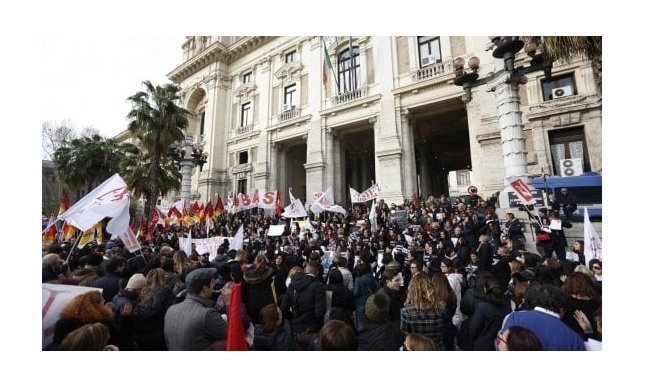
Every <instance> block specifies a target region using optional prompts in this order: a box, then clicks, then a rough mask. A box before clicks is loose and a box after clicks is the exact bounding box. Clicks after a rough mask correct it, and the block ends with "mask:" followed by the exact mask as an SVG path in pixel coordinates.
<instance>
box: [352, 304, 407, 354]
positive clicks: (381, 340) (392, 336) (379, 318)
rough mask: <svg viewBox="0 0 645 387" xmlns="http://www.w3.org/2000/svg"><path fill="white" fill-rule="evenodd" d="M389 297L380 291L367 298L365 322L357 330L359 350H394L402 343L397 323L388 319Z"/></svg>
mask: <svg viewBox="0 0 645 387" xmlns="http://www.w3.org/2000/svg"><path fill="white" fill-rule="evenodd" d="M389 314H390V299H389V298H388V297H387V296H386V295H385V294H384V293H381V292H377V293H375V294H373V295H371V296H369V297H368V298H367V302H366V303H365V324H364V325H363V326H362V327H361V329H360V330H359V331H358V350H359V351H396V350H398V349H399V347H400V346H401V345H402V344H403V336H402V335H401V333H400V331H399V329H398V328H397V325H395V324H393V323H392V322H391V321H388V316H389Z"/></svg>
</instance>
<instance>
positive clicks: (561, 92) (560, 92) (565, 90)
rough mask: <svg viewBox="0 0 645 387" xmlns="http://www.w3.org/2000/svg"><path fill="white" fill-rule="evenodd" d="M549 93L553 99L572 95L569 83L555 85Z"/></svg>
mask: <svg viewBox="0 0 645 387" xmlns="http://www.w3.org/2000/svg"><path fill="white" fill-rule="evenodd" d="M551 95H553V99H557V98H564V97H568V96H570V95H573V87H571V85H567V86H562V87H556V88H555V89H553V90H552V92H551Z"/></svg>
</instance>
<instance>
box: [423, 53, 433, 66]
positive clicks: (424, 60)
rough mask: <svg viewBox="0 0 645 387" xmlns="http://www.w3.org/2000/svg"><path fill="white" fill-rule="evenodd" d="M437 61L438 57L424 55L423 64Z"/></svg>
mask: <svg viewBox="0 0 645 387" xmlns="http://www.w3.org/2000/svg"><path fill="white" fill-rule="evenodd" d="M435 62H436V59H435V58H434V56H432V55H429V56H424V57H422V58H421V66H427V65H431V64H434V63H435Z"/></svg>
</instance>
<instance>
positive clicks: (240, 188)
mask: <svg viewBox="0 0 645 387" xmlns="http://www.w3.org/2000/svg"><path fill="white" fill-rule="evenodd" d="M237 192H238V193H246V179H240V180H238V181H237Z"/></svg>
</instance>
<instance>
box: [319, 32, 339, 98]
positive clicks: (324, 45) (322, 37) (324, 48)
mask: <svg viewBox="0 0 645 387" xmlns="http://www.w3.org/2000/svg"><path fill="white" fill-rule="evenodd" d="M320 38H321V39H322V41H323V51H324V52H323V55H325V58H324V59H325V60H324V61H323V62H324V63H323V66H326V65H327V58H329V51H327V44H326V43H325V37H324V36H321V37H320ZM336 44H337V46H336V48H338V39H336ZM336 61H338V60H336ZM329 63H331V58H330V59H329ZM331 64H332V65H333V63H331ZM329 69H330V70H331V75H333V76H334V82H335V83H336V94H338V92H339V90H338V78H336V73H335V72H334V66H330V67H329Z"/></svg>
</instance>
